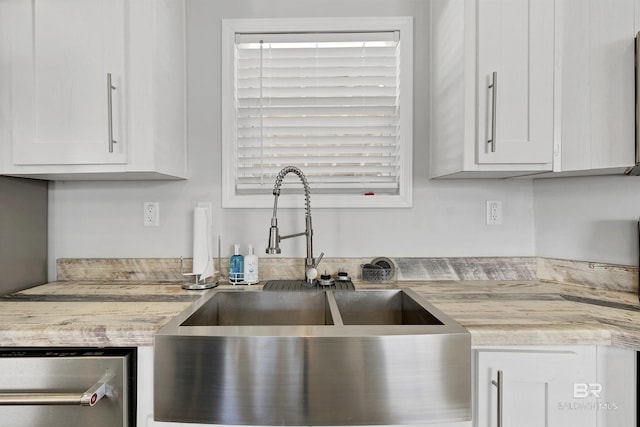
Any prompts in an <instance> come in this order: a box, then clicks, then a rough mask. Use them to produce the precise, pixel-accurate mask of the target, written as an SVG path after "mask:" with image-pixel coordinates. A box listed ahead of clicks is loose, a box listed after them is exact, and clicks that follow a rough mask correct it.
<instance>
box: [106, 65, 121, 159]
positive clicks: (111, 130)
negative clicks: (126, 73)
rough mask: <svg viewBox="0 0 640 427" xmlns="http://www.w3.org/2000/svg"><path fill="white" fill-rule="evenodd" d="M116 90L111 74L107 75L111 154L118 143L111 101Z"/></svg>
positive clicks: (108, 125)
mask: <svg viewBox="0 0 640 427" xmlns="http://www.w3.org/2000/svg"><path fill="white" fill-rule="evenodd" d="M115 89H116V87H115V86H113V85H112V84H111V73H107V121H108V124H107V127H108V131H109V152H110V153H113V144H115V143H117V142H118V141H116V140H114V139H113V102H112V99H111V95H112V93H113V91H114V90H115Z"/></svg>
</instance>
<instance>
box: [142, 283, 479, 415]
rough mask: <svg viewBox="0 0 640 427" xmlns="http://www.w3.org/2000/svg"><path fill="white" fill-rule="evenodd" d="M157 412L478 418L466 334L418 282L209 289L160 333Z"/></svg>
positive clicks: (157, 344)
mask: <svg viewBox="0 0 640 427" xmlns="http://www.w3.org/2000/svg"><path fill="white" fill-rule="evenodd" d="M154 351H155V356H154V357H155V359H154V362H155V368H154V369H155V372H154V412H155V418H156V420H158V421H176V422H194V423H196V422H197V423H211V424H238V425H239V424H243V425H300V426H302V425H375V424H429V423H447V422H464V421H469V420H470V419H471V337H470V334H469V333H468V331H467V330H466V329H464V328H463V327H461V326H460V325H459V324H457V323H456V322H455V321H453V320H452V319H451V318H449V317H447V316H446V315H444V314H443V313H442V312H440V311H439V310H438V309H436V308H435V307H433V306H432V305H431V304H429V303H428V302H427V301H425V300H424V299H423V298H421V297H420V296H418V295H417V294H416V293H415V292H413V291H411V290H409V289H402V290H397V289H395V290H367V291H363V290H360V291H323V290H319V291H310V292H302V293H301V292H285V291H282V292H263V291H254V290H248V291H247V290H211V291H208V293H207V294H206V295H205V296H204V297H203V298H202V299H201V300H199V301H198V302H196V303H194V304H193V305H192V306H190V307H189V308H188V309H186V310H185V311H184V312H183V313H181V314H180V315H178V316H176V317H175V318H174V319H173V320H172V321H171V322H169V323H168V324H167V325H166V326H164V327H163V328H162V329H161V330H160V331H159V332H158V333H157V334H156V337H155V349H154Z"/></svg>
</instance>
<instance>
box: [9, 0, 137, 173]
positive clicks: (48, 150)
mask: <svg viewBox="0 0 640 427" xmlns="http://www.w3.org/2000/svg"><path fill="white" fill-rule="evenodd" d="M124 6H125V5H124V0H109V1H106V0H56V1H52V0H35V1H28V2H13V3H12V5H11V7H12V8H15V10H12V13H11V16H12V18H14V19H12V20H11V24H10V25H11V29H10V40H11V53H10V58H11V84H10V87H11V113H12V116H13V117H12V125H13V129H12V136H13V146H12V148H13V163H14V164H17V165H20V164H22V165H45V164H61V165H62V164H70V165H72V164H110V163H112V164H118V163H124V162H125V161H126V144H125V143H126V134H125V128H126V127H125V125H126V123H125V117H126V111H125V108H126V102H125V100H126V97H125V93H124V92H125V90H126V80H125V27H124V25H125V8H124ZM16 17H17V19H16ZM108 73H110V74H111V79H112V86H113V87H115V89H114V88H108V87H107V74H108ZM109 92H110V93H111V102H109ZM109 116H111V124H110V123H109ZM110 127H111V129H112V132H111V133H112V136H113V139H114V140H116V141H117V142H116V143H115V144H113V149H112V152H110V148H109V145H110V144H109V133H110V132H109V128H110Z"/></svg>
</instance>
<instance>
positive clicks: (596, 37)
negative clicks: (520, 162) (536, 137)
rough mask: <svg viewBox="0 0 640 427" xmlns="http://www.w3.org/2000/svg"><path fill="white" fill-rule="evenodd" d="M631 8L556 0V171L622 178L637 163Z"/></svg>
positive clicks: (619, 2) (596, 0) (627, 3)
mask: <svg viewBox="0 0 640 427" xmlns="http://www.w3.org/2000/svg"><path fill="white" fill-rule="evenodd" d="M635 3H636V0H615V1H611V0H559V1H558V6H559V7H558V22H559V28H560V29H561V30H560V36H559V38H558V41H557V43H556V46H557V50H558V57H559V58H560V60H559V72H558V73H557V75H556V85H557V87H558V91H559V104H561V106H560V107H559V111H560V117H559V120H558V126H559V129H560V133H559V134H560V138H559V140H558V141H556V149H555V157H554V162H553V170H554V172H562V173H563V174H566V175H590V174H606V173H622V172H623V171H624V170H625V169H626V168H627V167H629V166H631V165H633V164H634V163H635V134H634V132H635V108H636V107H635V89H634V84H635V83H634V37H635V33H636V30H637V28H636V17H635V13H636V5H635ZM548 175H550V176H559V174H557V173H554V174H548Z"/></svg>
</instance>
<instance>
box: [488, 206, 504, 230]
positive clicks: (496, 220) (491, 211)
mask: <svg viewBox="0 0 640 427" xmlns="http://www.w3.org/2000/svg"><path fill="white" fill-rule="evenodd" d="M500 224H502V201H501V200H487V225H500Z"/></svg>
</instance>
